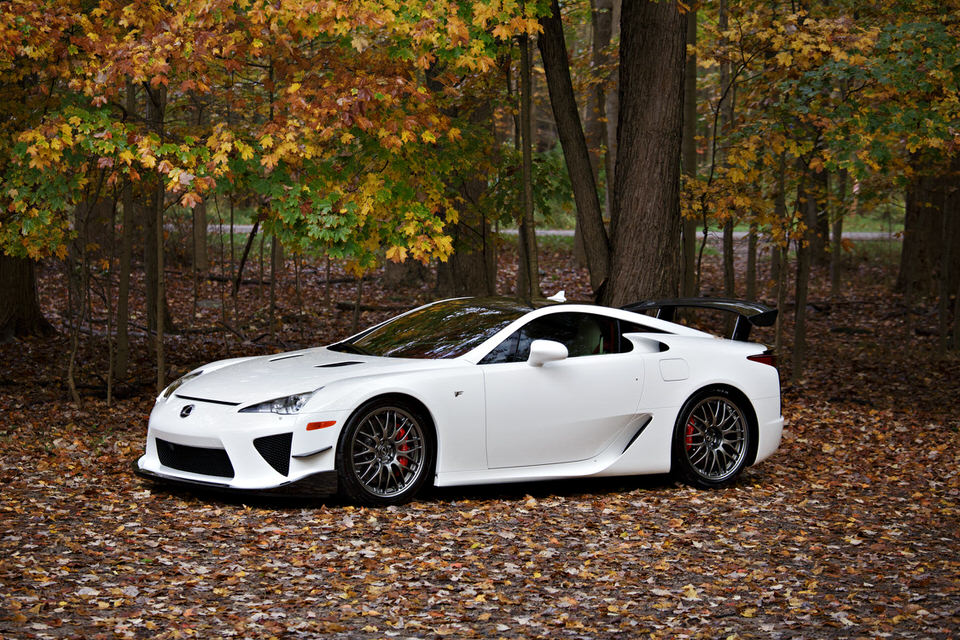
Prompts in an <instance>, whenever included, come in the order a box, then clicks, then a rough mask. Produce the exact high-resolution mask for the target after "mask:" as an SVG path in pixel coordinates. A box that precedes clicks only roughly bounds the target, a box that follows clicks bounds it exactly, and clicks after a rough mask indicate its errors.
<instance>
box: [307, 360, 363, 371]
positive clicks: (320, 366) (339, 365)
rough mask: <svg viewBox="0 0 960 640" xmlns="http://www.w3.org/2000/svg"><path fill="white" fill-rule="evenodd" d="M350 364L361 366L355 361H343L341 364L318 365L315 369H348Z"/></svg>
mask: <svg viewBox="0 0 960 640" xmlns="http://www.w3.org/2000/svg"><path fill="white" fill-rule="evenodd" d="M352 364H363V363H362V362H358V361H356V360H344V361H343V362H329V363H327V364H318V365H317V367H316V368H317V369H329V368H331V367H349V366H350V365H352Z"/></svg>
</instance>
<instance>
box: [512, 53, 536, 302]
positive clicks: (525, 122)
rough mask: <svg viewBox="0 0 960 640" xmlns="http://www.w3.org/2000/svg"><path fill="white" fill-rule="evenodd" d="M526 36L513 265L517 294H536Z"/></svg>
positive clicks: (521, 74)
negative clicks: (516, 257) (519, 194)
mask: <svg viewBox="0 0 960 640" xmlns="http://www.w3.org/2000/svg"><path fill="white" fill-rule="evenodd" d="M531 54H532V52H531V51H530V39H529V37H528V36H526V35H524V36H522V37H521V38H520V142H521V153H522V156H523V171H522V173H523V215H522V217H521V218H520V246H521V250H520V258H521V260H520V265H519V266H518V268H517V295H518V296H521V297H524V298H539V297H540V266H539V264H538V260H537V236H536V229H537V226H536V222H535V221H534V218H533V140H532V139H531V132H532V128H533V127H532V122H531V118H532V111H531V105H532V104H533V96H532V95H531V91H532V86H531V73H532V72H531V70H530V56H531Z"/></svg>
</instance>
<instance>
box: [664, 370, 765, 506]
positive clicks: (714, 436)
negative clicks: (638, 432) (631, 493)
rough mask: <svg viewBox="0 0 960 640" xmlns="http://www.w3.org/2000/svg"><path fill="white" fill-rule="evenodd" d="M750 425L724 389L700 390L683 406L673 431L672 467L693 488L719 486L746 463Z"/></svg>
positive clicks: (737, 403) (731, 477) (736, 473)
mask: <svg viewBox="0 0 960 640" xmlns="http://www.w3.org/2000/svg"><path fill="white" fill-rule="evenodd" d="M750 437H751V436H750V425H749V423H748V418H747V414H746V413H745V412H744V409H743V407H741V406H740V403H739V402H738V401H737V399H735V398H734V397H732V395H731V394H730V392H729V391H728V390H727V389H723V388H713V389H704V390H703V391H700V392H698V393H696V394H694V395H693V396H692V397H691V398H690V399H689V400H687V402H686V403H685V404H684V405H683V408H682V409H681V410H680V414H679V415H678V416H677V423H676V426H675V427H674V430H673V469H674V472H675V474H676V475H677V476H679V478H680V479H681V480H683V481H685V482H687V483H688V484H692V485H694V486H697V487H704V488H714V487H722V486H725V485H727V484H730V483H731V482H733V481H734V479H736V477H737V476H738V475H740V472H741V471H743V468H744V467H745V466H746V461H747V453H748V452H749V450H750V444H751V443H750Z"/></svg>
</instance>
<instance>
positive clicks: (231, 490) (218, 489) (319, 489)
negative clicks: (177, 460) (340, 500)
mask: <svg viewBox="0 0 960 640" xmlns="http://www.w3.org/2000/svg"><path fill="white" fill-rule="evenodd" d="M132 465H133V472H134V473H135V474H136V475H138V476H139V477H141V478H144V479H146V480H149V481H150V482H154V483H157V484H165V485H171V486H178V487H184V488H187V489H195V490H202V491H212V492H215V493H228V494H232V495H245V496H250V495H253V496H283V497H302V498H319V497H328V496H331V495H334V494H335V493H337V488H338V485H337V472H336V471H321V472H319V473H314V474H311V475H308V476H305V477H303V478H300V479H298V480H292V481H290V482H284V483H282V484H279V485H277V486H275V487H270V488H267V489H238V488H236V487H231V486H230V485H229V484H227V483H225V482H224V483H220V482H211V481H207V480H192V479H186V478H180V477H177V476H170V475H165V474H163V473H157V472H155V471H149V470H147V469H142V468H140V465H139V463H138V462H137V461H134V462H133V463H132Z"/></svg>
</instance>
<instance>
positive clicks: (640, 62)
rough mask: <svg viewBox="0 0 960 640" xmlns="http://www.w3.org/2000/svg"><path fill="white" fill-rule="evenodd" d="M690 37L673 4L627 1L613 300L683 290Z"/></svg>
mask: <svg viewBox="0 0 960 640" xmlns="http://www.w3.org/2000/svg"><path fill="white" fill-rule="evenodd" d="M685 40H686V16H683V15H681V14H680V12H679V10H678V8H677V5H676V4H675V3H672V2H650V1H642V2H641V1H637V2H627V3H624V5H623V10H622V15H621V29H620V121H619V123H618V127H617V130H618V140H617V174H616V182H615V187H614V189H615V191H614V192H615V196H616V197H615V199H614V209H613V217H614V219H616V220H617V226H616V233H615V234H614V235H613V238H614V246H613V256H612V260H611V267H610V279H609V282H608V286H607V287H606V290H605V292H604V296H603V299H604V302H605V303H606V304H610V305H612V306H617V305H622V304H624V303H628V302H632V301H634V300H639V299H642V298H648V297H669V296H673V295H676V293H677V286H678V283H679V260H680V142H681V132H682V117H681V116H682V111H683V109H682V107H683V84H684V83H683V72H684V63H685V59H684V58H685V55H684V54H685Z"/></svg>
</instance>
